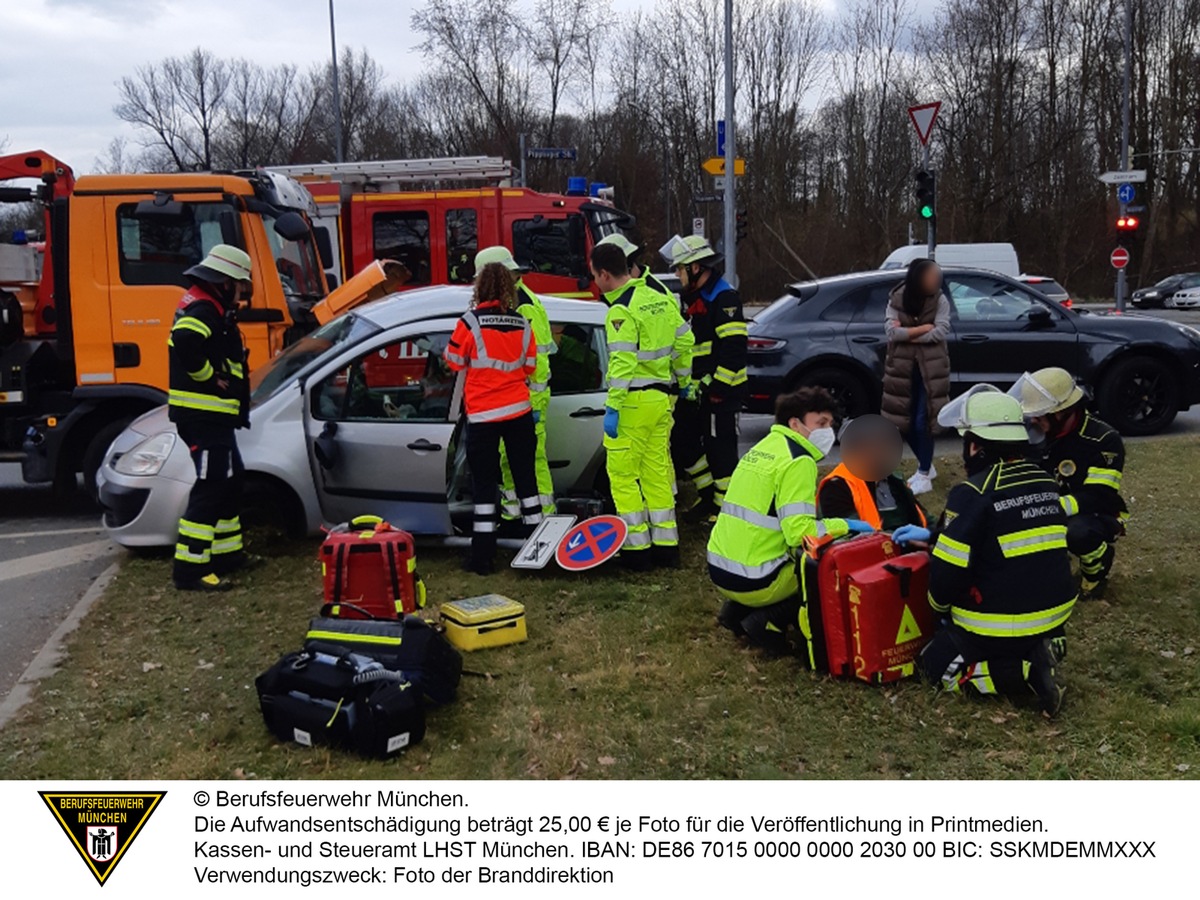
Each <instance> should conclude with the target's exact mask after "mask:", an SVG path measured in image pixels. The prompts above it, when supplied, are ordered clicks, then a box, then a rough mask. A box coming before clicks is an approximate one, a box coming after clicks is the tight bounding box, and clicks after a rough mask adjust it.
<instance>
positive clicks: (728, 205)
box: [724, 0, 738, 288]
mask: <svg viewBox="0 0 1200 900" xmlns="http://www.w3.org/2000/svg"><path fill="white" fill-rule="evenodd" d="M736 160H737V126H736V125H735V123H734V118H733V0H725V209H724V213H725V216H724V225H725V228H724V234H725V241H724V244H725V247H724V249H725V280H726V281H728V282H729V283H730V284H731V285H733V287H735V288H736V287H737V285H738V277H737V175H736V174H735V168H736Z"/></svg>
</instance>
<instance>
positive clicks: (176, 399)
mask: <svg viewBox="0 0 1200 900" xmlns="http://www.w3.org/2000/svg"><path fill="white" fill-rule="evenodd" d="M167 403H168V404H169V405H171V406H178V407H181V408H183V409H199V410H203V411H204V412H219V413H229V414H230V415H235V416H236V415H237V414H238V412H239V411H240V410H241V404H240V403H239V402H238V401H237V400H234V399H230V398H228V397H214V396H213V395H212V394H197V393H195V392H193V391H175V390H172V391H171V392H169V393H168V394H167Z"/></svg>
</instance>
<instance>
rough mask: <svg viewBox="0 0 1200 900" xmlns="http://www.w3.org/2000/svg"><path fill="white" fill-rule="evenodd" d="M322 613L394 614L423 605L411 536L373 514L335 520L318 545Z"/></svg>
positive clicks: (384, 616)
mask: <svg viewBox="0 0 1200 900" xmlns="http://www.w3.org/2000/svg"><path fill="white" fill-rule="evenodd" d="M321 573H322V576H323V578H324V583H325V603H326V604H327V605H328V606H329V613H328V615H330V616H332V617H334V618H343V619H365V618H376V619H399V618H401V617H402V616H404V615H406V614H408V613H414V612H416V611H417V610H418V609H420V608H422V607H424V606H425V585H424V583H422V581H421V577H420V576H419V575H418V574H417V557H416V553H415V551H414V548H413V537H412V535H411V534H409V533H408V532H407V531H401V530H399V529H398V528H392V526H391V525H389V524H388V523H387V522H384V521H382V520H381V519H378V518H376V517H374V516H361V517H359V518H357V519H355V520H354V521H352V522H350V523H348V524H346V525H339V526H338V527H336V528H334V529H333V530H332V531H330V532H329V534H328V535H327V536H326V538H325V541H324V543H322V544H321Z"/></svg>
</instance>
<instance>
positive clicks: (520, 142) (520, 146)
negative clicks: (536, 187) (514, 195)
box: [517, 131, 529, 187]
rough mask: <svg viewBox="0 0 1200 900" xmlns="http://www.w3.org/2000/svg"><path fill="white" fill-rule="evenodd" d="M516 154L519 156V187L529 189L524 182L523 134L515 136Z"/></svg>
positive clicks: (527, 183) (527, 184)
mask: <svg viewBox="0 0 1200 900" xmlns="http://www.w3.org/2000/svg"><path fill="white" fill-rule="evenodd" d="M517 153H519V154H520V155H521V187H529V182H527V181H526V180H525V132H523V131H522V132H521V133H520V134H519V135H517Z"/></svg>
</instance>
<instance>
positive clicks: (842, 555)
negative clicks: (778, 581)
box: [807, 533, 900, 675]
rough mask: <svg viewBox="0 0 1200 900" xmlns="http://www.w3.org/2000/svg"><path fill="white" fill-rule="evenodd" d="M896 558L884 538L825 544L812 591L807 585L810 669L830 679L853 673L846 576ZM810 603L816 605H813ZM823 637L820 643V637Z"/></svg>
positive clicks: (897, 552)
mask: <svg viewBox="0 0 1200 900" xmlns="http://www.w3.org/2000/svg"><path fill="white" fill-rule="evenodd" d="M899 555H900V548H899V547H897V546H896V545H895V544H894V543H892V539H891V537H890V536H888V535H886V534H879V533H874V534H864V535H861V536H859V537H856V538H853V539H851V540H848V541H837V542H835V543H831V544H827V545H825V546H824V547H822V548H821V550H820V558H819V560H818V562H817V574H816V589H817V594H818V597H816V598H814V597H812V596H811V592H812V583H811V580H810V582H809V597H808V604H807V609H808V617H809V627H810V630H811V632H812V640H811V642H810V649H811V651H812V660H811V661H812V663H813V664H814V665H813V667H814V668H815V669H817V670H821V669H825V668H828V670H829V671H830V672H831V673H832V674H834V675H850V674H853V673H854V671H855V665H854V656H855V654H854V649H853V646H854V645H853V638H852V629H851V622H850V600H849V591H848V587H849V576H850V573H851V572H856V571H858V570H860V569H866V568H868V567H870V566H874V565H876V564H877V563H882V562H886V561H888V560H890V559H893V558H895V557H897V556H899ZM814 600H815V601H816V602H814ZM822 634H823V635H824V641H822V640H821V635H822Z"/></svg>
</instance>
